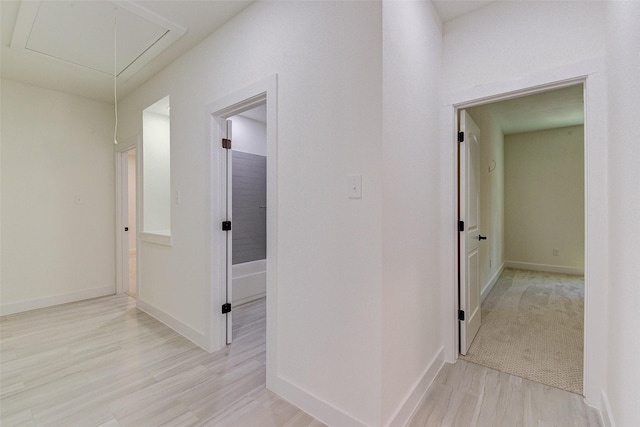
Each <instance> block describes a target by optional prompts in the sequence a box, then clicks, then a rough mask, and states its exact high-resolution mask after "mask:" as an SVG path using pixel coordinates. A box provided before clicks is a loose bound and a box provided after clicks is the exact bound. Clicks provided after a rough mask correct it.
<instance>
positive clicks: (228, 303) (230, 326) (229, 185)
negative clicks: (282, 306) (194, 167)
mask: <svg viewBox="0 0 640 427" xmlns="http://www.w3.org/2000/svg"><path fill="white" fill-rule="evenodd" d="M225 140H227V141H228V144H229V145H228V146H227V147H228V148H225V150H224V151H225V157H226V161H225V163H226V169H227V185H226V187H227V191H226V201H225V204H226V207H225V210H226V216H227V219H226V222H228V223H229V227H228V229H227V230H226V231H225V233H226V235H227V236H226V238H227V262H226V274H225V277H226V289H227V298H226V304H225V305H226V306H227V307H228V311H227V313H226V314H225V316H226V321H227V344H231V341H232V339H233V319H232V316H233V315H232V313H231V301H232V299H233V294H232V292H233V287H232V284H233V273H232V269H233V235H232V233H233V231H232V227H231V223H232V220H231V217H232V213H233V212H232V208H231V207H232V206H233V204H232V198H233V191H232V190H233V170H232V169H233V161H232V160H233V154H232V153H231V120H227V121H226V126H225Z"/></svg>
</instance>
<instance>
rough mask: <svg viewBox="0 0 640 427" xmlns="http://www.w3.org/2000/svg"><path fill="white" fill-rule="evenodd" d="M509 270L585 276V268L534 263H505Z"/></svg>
mask: <svg viewBox="0 0 640 427" xmlns="http://www.w3.org/2000/svg"><path fill="white" fill-rule="evenodd" d="M504 264H505V266H506V267H507V268H517V269H518V270H533V271H547V272H549V273H563V274H573V275H577V276H584V268H576V267H568V266H566V265H550V264H535V263H532V262H518V261H505V263H504Z"/></svg>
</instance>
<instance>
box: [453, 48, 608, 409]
mask: <svg viewBox="0 0 640 427" xmlns="http://www.w3.org/2000/svg"><path fill="white" fill-rule="evenodd" d="M605 69H606V66H605V62H604V60H603V59H601V58H598V59H593V60H588V61H583V62H579V63H574V64H568V65H565V66H561V67H558V68H554V69H549V70H543V71H540V72H537V73H534V74H531V75H528V76H525V77H523V78H520V79H517V80H502V81H498V82H495V83H491V84H484V85H480V86H476V87H472V88H468V89H466V90H463V91H461V92H455V93H445V94H444V95H445V96H444V97H443V99H444V102H443V107H442V114H441V129H442V139H443V141H448V142H447V143H446V144H443V151H442V156H443V157H442V161H441V164H442V165H443V175H442V176H443V179H444V183H445V185H444V186H443V195H442V206H443V207H444V218H445V221H447V224H448V223H449V222H450V223H451V226H450V227H446V228H445V230H446V231H445V234H444V240H443V243H444V245H445V247H444V249H445V251H449V252H448V253H449V254H450V255H449V256H445V257H444V259H445V261H444V263H443V267H446V270H447V271H448V273H447V272H445V273H444V274H445V277H444V279H445V280H444V281H443V283H444V285H443V286H445V288H444V289H443V291H444V294H443V295H444V305H443V307H445V313H443V314H444V316H445V317H444V319H445V324H444V325H443V327H444V330H445V335H444V336H445V337H446V338H445V340H446V341H445V359H446V360H447V361H448V362H450V363H454V362H455V361H456V360H457V359H458V340H459V337H458V334H459V331H458V309H459V306H458V298H459V290H458V274H459V260H458V234H459V233H458V176H457V174H458V164H457V158H458V157H457V148H458V147H457V146H458V143H457V133H458V112H459V110H463V109H466V108H469V107H474V106H479V105H484V104H489V103H493V102H498V101H504V100H507V99H512V98H517V97H522V96H526V95H531V94H535V93H540V92H546V91H550V90H554V89H560V88H563V87H567V86H571V85H576V84H582V85H583V99H584V171H585V172H584V173H585V205H584V211H585V254H584V255H585V256H584V260H585V274H584V277H585V299H584V359H583V395H584V396H585V400H586V402H587V404H589V405H590V406H593V407H595V408H602V404H603V403H602V398H601V390H603V389H604V372H605V369H606V363H605V362H606V354H605V353H604V350H603V349H602V348H599V347H603V346H598V343H600V342H604V341H605V340H606V328H605V327H603V325H606V319H607V316H606V314H607V311H606V310H607V309H606V304H604V305H603V304H602V301H606V283H607V280H606V278H607V267H608V253H607V245H606V242H607V227H606V225H605V226H603V224H607V223H608V210H607V206H606V204H604V203H601V202H600V201H602V200H606V199H607V187H606V181H607V180H606V176H607V166H606V162H605V161H603V160H604V159H606V151H607V150H606V140H607V138H606V136H607V129H606V121H605V120H602V119H598V116H601V115H602V114H606V111H607V98H606V79H605V75H604V70H605Z"/></svg>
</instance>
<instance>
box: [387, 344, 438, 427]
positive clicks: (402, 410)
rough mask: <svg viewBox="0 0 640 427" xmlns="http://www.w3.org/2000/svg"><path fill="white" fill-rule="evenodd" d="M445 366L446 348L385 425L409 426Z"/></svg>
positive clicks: (392, 426) (436, 357)
mask: <svg viewBox="0 0 640 427" xmlns="http://www.w3.org/2000/svg"><path fill="white" fill-rule="evenodd" d="M443 366H444V346H443V347H441V348H440V351H438V353H437V354H436V355H435V357H434V358H433V359H432V360H431V362H430V363H429V365H427V367H426V369H425V370H424V372H423V373H422V375H421V376H420V378H419V379H418V381H416V383H415V384H414V385H413V387H412V388H411V391H409V393H407V395H406V396H405V398H404V399H403V400H402V403H401V404H400V405H398V408H397V409H396V410H395V412H394V413H393V415H391V418H390V419H389V421H388V422H387V423H386V424H385V426H386V427H401V426H406V425H407V423H408V422H409V420H410V419H411V417H412V416H413V414H414V413H415V412H416V410H417V409H418V407H419V405H420V402H421V401H422V399H423V398H424V396H425V395H426V394H427V392H428V391H429V388H430V387H431V384H433V380H435V378H436V376H437V375H438V372H440V370H441V369H442V367H443Z"/></svg>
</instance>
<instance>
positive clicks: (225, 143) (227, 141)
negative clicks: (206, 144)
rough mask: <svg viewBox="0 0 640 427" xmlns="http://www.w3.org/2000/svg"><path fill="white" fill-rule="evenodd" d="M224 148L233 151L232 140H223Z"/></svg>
mask: <svg viewBox="0 0 640 427" xmlns="http://www.w3.org/2000/svg"><path fill="white" fill-rule="evenodd" d="M222 148H225V149H227V150H231V140H230V139H228V138H222Z"/></svg>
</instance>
